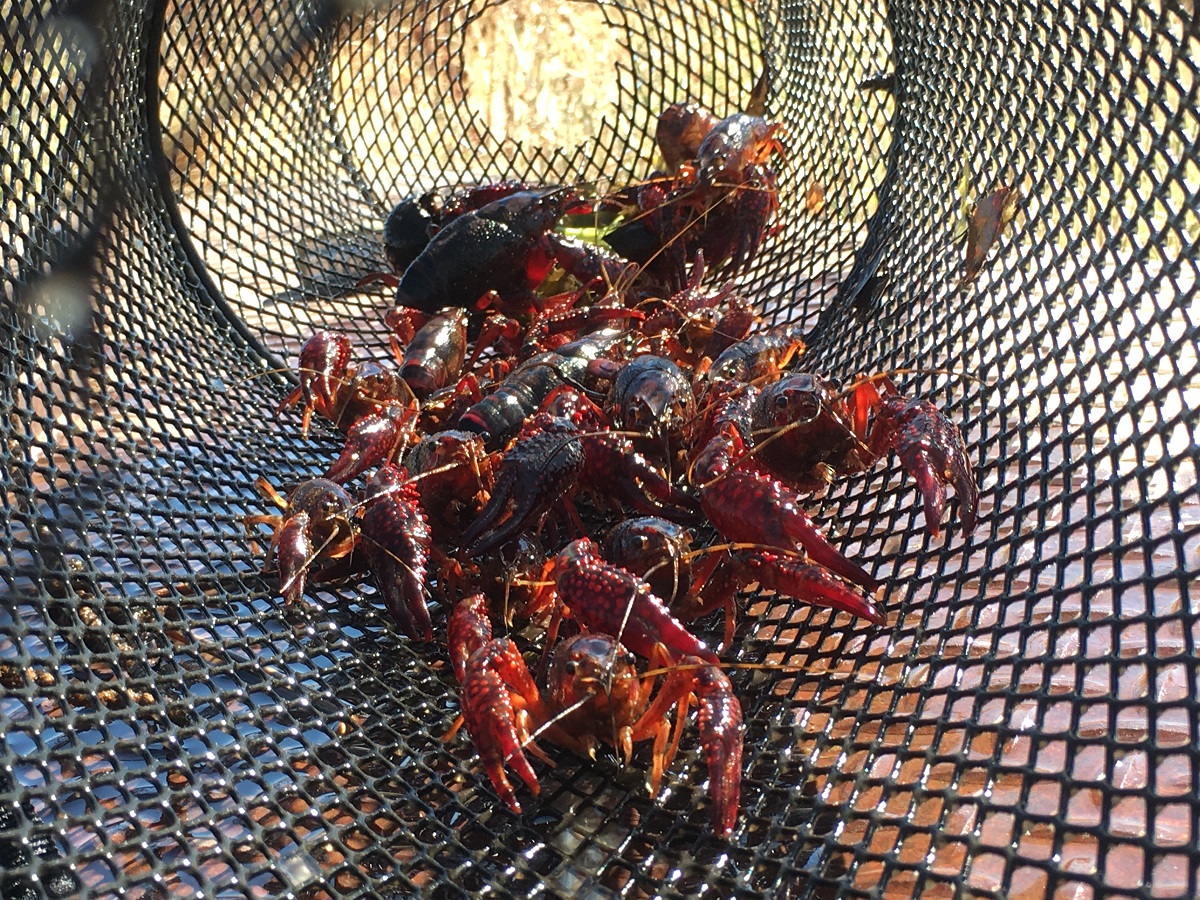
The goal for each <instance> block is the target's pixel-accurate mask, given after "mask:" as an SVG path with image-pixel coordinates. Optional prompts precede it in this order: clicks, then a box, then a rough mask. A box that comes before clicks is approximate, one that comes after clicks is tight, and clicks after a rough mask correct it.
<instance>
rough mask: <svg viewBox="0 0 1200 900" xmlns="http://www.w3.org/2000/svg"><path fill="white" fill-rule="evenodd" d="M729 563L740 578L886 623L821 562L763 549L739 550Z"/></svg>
mask: <svg viewBox="0 0 1200 900" xmlns="http://www.w3.org/2000/svg"><path fill="white" fill-rule="evenodd" d="M731 564H732V565H733V566H734V567H736V568H737V569H738V570H739V573H740V574H741V576H742V578H741V580H742V582H749V581H752V580H757V581H758V583H759V584H760V585H761V586H762V587H765V588H768V589H770V590H773V591H777V592H778V593H780V594H785V595H786V596H788V597H793V598H795V599H797V600H803V601H804V602H806V603H811V604H813V605H814V606H824V607H827V608H829V609H835V610H838V611H840V612H847V613H850V615H852V616H858V617H859V618H860V619H866V620H867V621H868V622H871V623H872V624H874V625H884V624H886V623H887V616H886V615H884V613H883V610H882V609H880V608H879V606H878V605H877V604H876V603H875V602H874V601H873V600H872V599H871V598H870V597H867V596H864V595H863V594H861V593H859V592H858V591H856V590H855V589H854V588H853V587H851V586H850V585H849V584H847V583H846V582H845V581H843V580H842V579H841V578H838V577H837V576H835V575H833V574H832V573H831V572H830V571H828V570H827V569H826V568H824V567H822V566H813V565H809V564H808V563H805V562H801V561H800V560H798V559H795V558H793V557H789V556H782V555H777V554H774V553H768V552H767V551H765V550H746V551H739V552H738V553H736V554H734V556H733V557H732V559H731Z"/></svg>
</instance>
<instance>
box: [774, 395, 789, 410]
mask: <svg viewBox="0 0 1200 900" xmlns="http://www.w3.org/2000/svg"><path fill="white" fill-rule="evenodd" d="M775 405H776V406H777V407H779V408H780V409H787V406H788V396H787V394H776V395H775Z"/></svg>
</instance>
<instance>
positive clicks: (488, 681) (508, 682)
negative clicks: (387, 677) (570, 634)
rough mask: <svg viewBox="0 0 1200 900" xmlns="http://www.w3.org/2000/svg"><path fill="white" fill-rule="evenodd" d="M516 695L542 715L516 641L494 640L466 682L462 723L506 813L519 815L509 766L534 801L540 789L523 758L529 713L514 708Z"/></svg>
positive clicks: (470, 666) (476, 656)
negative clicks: (507, 770) (514, 692)
mask: <svg viewBox="0 0 1200 900" xmlns="http://www.w3.org/2000/svg"><path fill="white" fill-rule="evenodd" d="M513 690H515V691H517V693H518V697H519V698H520V699H519V701H518V702H519V703H520V704H521V705H522V706H526V707H532V708H534V709H535V710H537V711H539V712H540V711H541V697H540V695H539V694H538V691H537V687H536V686H534V684H533V679H532V677H531V676H530V674H529V670H528V669H527V668H526V667H525V661H524V660H523V659H522V658H521V654H520V652H519V651H518V650H517V647H516V645H515V644H514V643H513V642H512V641H510V640H509V639H508V638H501V639H498V640H491V641H488V642H487V643H486V644H484V645H483V646H481V647H479V648H478V649H477V650H476V651H475V652H474V653H472V654H471V658H470V659H469V660H467V665H466V669H465V674H464V676H463V680H462V711H463V720H464V722H465V724H466V727H467V733H468V734H469V735H470V736H471V742H472V743H473V744H474V745H475V749H476V751H477V752H478V753H479V760H480V762H481V763H483V768H484V771H485V772H487V774H488V778H489V779H491V782H492V786H493V787H494V788H495V789H496V792H497V793H498V794H499V795H500V798H501V799H502V800H503V801H504V802H505V803H506V804H508V808H509V809H511V810H512V811H513V812H515V813H518V814H519V813H520V812H521V804H520V803H518V802H517V795H516V792H515V791H514V790H513V786H512V782H510V781H509V780H508V775H507V774H506V773H505V771H504V767H505V764H508V765H509V766H511V767H512V769H513V771H515V772H516V773H517V775H518V776H520V778H521V780H522V781H524V782H525V784H526V785H527V786H528V788H529V791H530V793H532V794H533V795H534V796H537V795H538V793H539V792H540V791H541V785H540V784H539V783H538V778H537V774H536V773H535V772H534V771H533V767H532V766H531V765H530V763H529V758H528V757H527V756H526V755H525V748H526V746H527V745H529V744H530V740H531V738H530V733H529V728H528V721H529V713H528V711H527V710H526V709H518V708H517V704H514V698H513V693H512V691H513Z"/></svg>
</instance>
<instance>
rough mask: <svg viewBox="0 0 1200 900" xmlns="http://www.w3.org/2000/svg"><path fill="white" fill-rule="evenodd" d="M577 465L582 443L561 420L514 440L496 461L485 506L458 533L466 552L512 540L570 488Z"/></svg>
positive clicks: (473, 553) (471, 553) (581, 459)
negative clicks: (492, 480)
mask: <svg viewBox="0 0 1200 900" xmlns="http://www.w3.org/2000/svg"><path fill="white" fill-rule="evenodd" d="M583 463H584V457H583V445H582V443H581V442H580V440H579V438H578V437H577V436H576V431H575V429H574V427H573V426H572V425H571V424H570V423H569V422H567V421H566V420H565V419H551V420H550V422H549V423H548V424H547V425H546V426H545V428H544V429H543V430H541V431H538V432H537V433H535V434H532V435H530V436H528V437H520V438H518V439H517V441H516V442H515V443H514V444H513V447H512V449H511V450H509V451H508V453H507V454H505V456H504V458H503V459H502V460H501V461H500V465H499V467H498V471H497V474H496V487H495V489H494V490H493V491H492V496H491V499H490V500H488V503H487V506H485V507H484V508H483V511H482V512H481V513H480V514H479V517H478V518H477V519H476V520H475V521H474V522H472V523H471V525H470V527H469V528H467V531H466V533H465V534H463V537H462V546H463V547H464V548H465V549H466V551H467V554H468V555H469V556H473V557H477V556H481V555H483V554H484V553H487V552H489V551H490V550H494V549H495V548H497V547H500V546H502V545H504V544H505V543H507V542H508V541H510V540H512V539H513V538H515V537H516V536H517V535H518V534H520V533H521V531H523V530H524V529H525V527H526V526H527V525H529V524H530V523H531V522H533V521H534V520H535V519H537V518H539V517H541V516H542V515H543V514H544V513H545V512H546V511H547V510H548V509H550V507H551V506H552V505H553V504H554V503H555V501H556V500H558V499H559V498H560V497H562V496H563V495H564V494H565V493H566V492H567V491H568V490H569V489H570V488H571V486H572V485H573V484H574V483H575V479H576V477H577V476H578V475H579V472H580V470H581V469H582V468H583ZM506 513H507V515H505V514H506Z"/></svg>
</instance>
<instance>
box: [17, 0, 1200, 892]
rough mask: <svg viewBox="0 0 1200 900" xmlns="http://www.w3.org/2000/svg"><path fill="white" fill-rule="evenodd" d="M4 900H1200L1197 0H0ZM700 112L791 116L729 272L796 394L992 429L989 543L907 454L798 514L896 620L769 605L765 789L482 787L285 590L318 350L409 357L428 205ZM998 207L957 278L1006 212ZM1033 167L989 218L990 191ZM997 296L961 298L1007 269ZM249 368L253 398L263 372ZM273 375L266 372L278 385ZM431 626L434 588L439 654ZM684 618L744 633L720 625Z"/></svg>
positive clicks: (983, 459) (621, 779) (972, 436)
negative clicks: (423, 194)
mask: <svg viewBox="0 0 1200 900" xmlns="http://www.w3.org/2000/svg"><path fill="white" fill-rule="evenodd" d="M0 19H2V23H3V28H2V29H0V38H2V43H0V62H2V64H3V70H4V77H3V79H2V80H0V97H2V105H3V110H4V117H3V119H2V120H0V135H2V139H0V182H2V185H3V202H2V204H0V247H2V248H3V271H2V274H0V284H2V286H3V297H2V303H0V373H2V377H0V412H2V414H0V462H2V465H3V488H4V491H3V505H2V507H0V536H2V538H0V539H2V547H0V597H2V598H3V603H2V605H0V763H2V764H0V895H3V897H4V898H6V900H13V898H22V900H23V898H33V897H47V896H48V897H66V896H75V895H80V894H88V895H91V896H124V897H166V896H188V895H194V896H204V897H242V896H284V895H286V896H297V897H303V898H319V897H334V896H355V895H364V894H376V895H378V894H383V895H395V896H402V895H411V894H413V893H417V892H424V893H428V894H430V895H431V896H444V897H452V896H465V895H476V894H480V893H482V892H485V891H486V892H488V893H489V894H490V895H494V896H505V897H508V896H523V895H526V894H532V893H539V892H540V893H542V894H545V895H548V896H559V895H562V896H587V897H593V896H609V895H617V896H629V897H644V896H684V895H687V896H706V897H731V896H745V897H749V896H758V895H768V896H776V897H788V898H801V897H809V898H826V897H887V898H899V897H910V896H911V897H916V896H921V897H994V898H1000V897H1005V898H1010V897H1011V898H1030V897H1041V896H1053V897H1058V898H1072V900H1075V898H1100V897H1117V896H1119V897H1143V898H1151V897H1153V898H1164V897H1181V898H1182V897H1194V896H1197V895H1198V894H1200V851H1198V850H1197V845H1198V841H1200V749H1197V748H1198V744H1200V733H1198V730H1200V700H1198V696H1197V695H1198V678H1200V664H1198V663H1197V661H1196V657H1197V647H1196V645H1197V642H1198V641H1200V622H1198V620H1197V613H1196V610H1195V608H1194V606H1193V602H1192V598H1191V596H1190V591H1191V587H1192V582H1193V581H1194V579H1195V575H1196V572H1197V571H1198V570H1200V497H1198V492H1197V445H1198V438H1200V435H1198V433H1197V432H1198V423H1200V414H1198V413H1197V407H1198V406H1200V362H1198V360H1197V340H1198V337H1200V302H1198V301H1197V296H1198V292H1197V269H1198V263H1197V246H1196V242H1197V235H1198V234H1200V218H1198V216H1197V212H1196V209H1197V198H1198V191H1200V162H1198V153H1197V138H1198V135H1200V118H1198V116H1197V105H1198V104H1197V99H1198V98H1197V88H1198V79H1200V71H1198V66H1200V64H1198V62H1197V61H1198V60H1200V29H1198V27H1197V23H1196V20H1195V18H1194V12H1193V4H1192V2H1191V0H1153V2H1127V3H1125V4H1118V3H1106V2H1104V0H1071V2H1064V3H1057V2H1056V3H1042V2H1036V0H1016V2H998V0H979V2H973V3H967V4H963V3H956V2H952V3H945V4H940V5H938V4H928V3H909V2H907V0H892V2H889V3H887V4H886V6H885V5H884V4H871V3H857V2H843V0H833V2H828V3H809V2H804V0H765V2H762V3H758V4H755V5H749V4H743V3H739V2H716V0H712V2H702V3H692V2H684V0H680V2H677V3H676V2H669V0H647V2H641V0H639V2H632V0H603V2H597V3H587V2H558V3H555V2H554V0H540V2H527V0H509V2H507V3H487V2H459V0H451V2H442V3H439V2H433V0H427V2H400V3H397V4H395V5H393V6H387V5H383V6H380V5H376V4H373V3H370V2H368V3H365V4H364V3H363V2H361V0H346V2H345V3H344V4H343V5H332V6H328V5H323V4H321V3H319V2H316V0H313V2H303V0H282V2H272V3H254V2H242V0H224V2H222V0H170V2H165V3H157V2H155V0H144V2H143V0H109V2H82V0H80V2H74V3H63V4H61V5H54V4H46V3H39V2H37V0H14V2H11V3H7V4H5V5H4V6H3V8H2V11H0ZM686 99H690V100H696V101H699V102H702V103H704V104H706V105H708V106H710V107H712V108H713V109H714V110H715V111H717V112H718V114H720V115H726V114H728V113H731V112H734V111H737V110H740V109H743V108H745V107H747V106H749V105H751V104H754V103H761V104H762V106H763V108H764V109H765V114H766V115H767V116H768V117H769V118H772V119H774V120H777V121H779V122H781V123H783V129H784V130H783V138H784V142H785V144H786V147H787V161H786V165H785V166H784V167H783V168H782V170H781V173H780V192H781V210H780V212H779V214H778V217H777V223H778V228H777V229H776V230H775V232H774V233H773V234H772V235H771V236H770V237H769V239H768V240H767V241H766V243H765V245H764V247H763V249H762V251H761V253H760V254H759V255H758V257H757V258H756V259H755V260H754V262H753V263H752V265H751V266H750V267H749V268H748V269H747V270H746V271H745V272H744V273H743V274H742V276H741V277H740V281H741V283H742V284H743V285H745V287H746V289H747V290H748V291H750V292H751V293H752V295H753V296H754V297H755V298H756V300H757V301H758V302H759V304H760V307H761V309H763V310H764V311H766V314H767V316H768V317H769V318H771V319H772V320H775V321H779V320H784V319H788V320H792V321H796V322H800V323H803V324H804V325H805V326H806V328H807V329H808V343H809V349H808V352H807V354H806V355H805V356H804V358H803V360H804V365H805V367H806V368H808V369H810V370H815V371H821V372H826V373H828V374H830V375H831V376H833V377H837V378H842V379H846V378H850V377H852V376H853V375H854V374H855V373H856V372H873V371H881V370H885V369H895V368H901V367H903V368H907V369H912V370H916V371H914V372H913V373H912V374H907V375H903V376H900V377H899V381H900V383H901V387H902V388H903V389H904V390H905V391H906V392H908V393H911V394H921V395H924V396H928V397H930V398H931V399H933V400H935V401H936V402H938V403H939V404H941V405H943V407H944V408H945V409H946V410H947V411H948V413H949V414H950V415H951V416H952V417H953V418H954V419H955V420H957V421H959V422H961V423H962V426H963V432H964V435H965V436H966V439H967V442H968V446H969V452H970V457H971V460H972V463H973V464H974V466H975V467H976V472H977V475H978V478H979V482H980V489H981V504H980V523H979V526H978V527H977V528H976V530H975V532H974V534H973V535H972V536H971V539H970V540H964V538H963V536H962V535H961V534H960V533H959V529H957V528H954V527H952V528H951V529H950V532H949V535H947V533H946V532H943V533H942V535H941V536H940V537H936V538H935V537H933V536H932V535H930V534H929V532H928V531H927V529H926V528H925V524H924V520H923V517H922V513H921V507H920V500H919V497H918V495H917V493H916V491H915V489H914V487H913V484H912V481H911V480H910V479H909V478H908V477H907V476H906V475H905V474H904V473H903V471H902V470H901V468H900V466H899V464H898V463H897V462H896V461H895V460H894V459H893V460H891V461H889V462H885V463H882V464H880V465H879V466H878V467H876V468H875V469H874V470H873V471H871V472H869V473H867V474H865V475H862V476H859V477H855V478H851V479H848V480H847V481H846V482H844V483H842V484H840V485H839V486H837V487H835V488H834V489H832V490H831V491H830V492H828V493H827V495H825V496H819V497H814V498H813V500H812V505H811V508H812V510H813V512H814V515H815V516H816V517H817V518H818V520H819V521H820V523H821V524H823V525H824V526H825V527H827V528H828V529H830V531H831V533H832V534H833V535H834V536H835V538H834V539H835V542H836V543H837V545H838V546H839V547H840V548H841V549H843V550H844V551H845V552H846V553H847V554H849V555H850V556H852V557H854V558H855V559H858V560H861V561H862V562H863V563H864V565H865V566H866V567H867V568H868V569H869V570H870V571H871V572H872V573H873V574H874V575H875V576H876V577H878V578H879V579H881V580H882V581H883V582H885V584H886V589H885V593H884V595H883V597H884V602H885V604H886V609H887V624H886V625H885V626H883V627H872V626H869V625H866V624H864V623H861V622H852V621H851V620H850V618H849V617H848V616H846V615H844V614H832V613H830V612H829V611H828V610H818V609H814V608H812V607H809V606H805V605H803V604H800V603H796V602H793V601H790V600H786V599H784V598H780V597H776V596H773V595H770V594H750V595H746V596H745V597H743V601H744V602H743V604H742V614H741V617H740V620H739V626H738V631H737V637H736V641H735V646H734V647H733V649H732V650H731V651H730V652H729V653H728V658H730V659H731V660H736V661H739V662H744V663H768V662H769V663H775V664H784V665H785V666H787V667H788V668H786V669H782V670H781V669H753V668H745V669H736V670H731V671H730V678H731V679H732V682H733V685H734V688H735V690H736V693H737V695H738V696H739V697H740V699H741V702H742V705H743V708H744V710H745V715H746V721H747V732H746V754H745V758H744V762H743V773H744V782H743V790H742V805H741V810H740V813H739V817H738V821H737V825H736V827H735V829H734V832H733V835H732V837H731V839H729V840H728V841H726V840H719V839H717V838H716V837H714V836H713V833H712V829H711V826H710V823H709V817H708V812H709V798H708V792H707V775H706V768H705V765H704V761H703V758H702V757H701V755H700V753H699V750H698V749H697V747H696V743H695V737H694V731H689V732H688V733H687V734H686V735H685V738H684V742H683V746H682V749H681V752H680V754H679V756H678V757H677V758H676V760H675V762H674V763H673V764H672V766H671V768H670V769H669V771H668V773H667V777H666V779H665V781H664V784H663V787H662V790H661V792H660V793H659V795H658V796H654V797H651V796H649V795H648V792H647V790H646V787H645V772H646V768H647V766H648V762H649V753H648V749H647V748H640V749H639V750H638V751H637V753H636V754H635V757H634V760H633V764H632V765H628V766H627V765H623V764H622V763H621V762H620V760H619V759H618V758H617V757H616V756H615V755H614V754H613V753H612V752H611V751H609V750H602V751H601V752H600V753H599V754H598V758H597V759H596V760H595V761H591V760H588V759H585V758H582V757H580V756H578V755H576V754H573V753H571V752H568V751H565V750H556V749H554V748H552V747H551V748H549V752H550V754H551V757H552V759H553V760H554V761H555V762H556V763H557V765H556V766H555V767H551V766H549V765H547V764H544V763H541V762H535V766H536V768H537V771H538V774H539V777H540V779H541V783H542V788H543V791H542V794H541V796H540V797H539V798H537V799H534V798H532V797H531V796H530V795H529V794H528V792H526V791H524V789H521V790H520V791H519V793H520V797H521V800H522V803H523V804H524V805H525V810H524V814H523V815H515V814H513V813H512V812H510V811H509V810H508V809H507V808H506V807H505V806H504V805H503V803H501V802H500V801H499V800H498V799H497V796H496V794H495V792H494V790H493V788H492V786H491V784H490V782H489V781H488V779H487V777H486V775H485V774H484V773H483V772H482V770H481V768H480V766H479V763H478V759H477V757H476V755H475V753H474V751H473V750H472V748H471V745H470V743H469V742H468V741H467V740H466V738H465V736H459V737H458V738H457V739H455V740H453V741H451V742H449V743H443V741H442V740H441V738H442V736H443V735H444V734H445V732H446V731H447V730H448V729H449V727H450V726H451V724H452V723H453V721H454V718H455V715H456V712H457V708H458V701H457V691H456V689H455V687H454V679H453V676H452V674H451V672H450V669H449V666H448V661H447V656H446V653H445V650H444V648H443V646H442V643H441V642H435V643H433V644H425V643H420V642H413V641H410V640H408V639H406V638H404V637H402V636H400V635H398V634H397V632H396V629H395V627H394V626H393V625H391V624H390V622H389V620H388V618H387V616H386V615H385V613H384V611H383V606H382V603H381V602H380V601H379V597H378V595H377V593H376V592H375V590H374V588H373V586H372V583H371V581H370V579H351V580H349V581H346V582H341V583H336V584H334V585H332V586H326V585H318V586H317V587H315V588H312V589H310V590H309V591H308V595H307V599H308V603H307V605H306V606H305V607H302V608H296V609H285V608H284V607H283V604H282V602H281V601H280V599H279V596H278V593H279V581H278V577H277V576H275V575H274V574H273V573H270V572H268V573H266V574H264V572H263V562H264V561H263V555H264V551H265V549H266V547H265V543H266V541H265V538H264V537H263V535H262V533H261V532H260V533H256V534H248V533H247V529H246V526H245V518H246V517H247V516H249V515H255V514H262V513H269V512H272V511H273V510H272V508H271V504H270V503H269V502H268V501H267V500H265V499H264V498H263V497H262V495H261V494H260V493H259V491H258V490H257V489H256V488H255V485H254V483H255V479H256V478H258V477H259V476H263V477H265V478H267V479H268V480H269V481H270V482H271V483H273V484H275V485H285V484H288V483H292V482H295V481H296V480H299V479H301V478H304V477H308V476H314V475H318V474H320V473H321V472H322V471H324V469H325V468H326V467H327V466H328V464H329V463H330V461H331V460H332V459H333V458H334V457H335V456H336V455H337V453H338V450H339V448H340V445H341V438H340V437H339V436H338V434H337V433H336V432H335V431H334V429H333V428H332V427H331V426H329V425H328V423H326V422H324V421H323V420H320V419H319V418H318V419H317V420H315V421H314V426H313V432H312V435H311V436H310V438H309V439H307V440H305V439H304V438H302V437H301V434H300V429H299V416H298V415H297V414H296V412H295V411H294V410H293V411H290V412H288V413H285V414H284V415H282V416H277V415H276V413H275V407H276V405H277V404H278V403H279V401H280V400H281V399H282V398H283V397H284V396H285V395H286V394H287V393H288V391H289V390H290V389H291V387H292V386H293V385H294V383H295V382H294V375H289V374H286V373H284V374H271V372H272V371H273V370H275V369H276V368H277V367H279V366H285V365H293V366H294V364H295V355H296V351H297V349H298V348H299V346H300V344H301V343H302V342H303V341H304V340H305V339H306V338H307V336H308V335H309V334H311V333H312V331H313V329H314V328H316V327H323V326H324V327H334V328H337V329H339V330H342V331H345V332H347V333H349V334H351V335H352V336H353V337H354V338H355V341H356V346H357V347H358V352H359V353H360V354H361V356H362V357H363V358H366V357H367V356H370V355H372V354H374V355H375V356H379V355H381V354H384V353H386V345H385V343H384V341H383V339H382V338H381V332H382V329H380V327H379V324H378V323H379V319H378V314H379V312H380V311H381V310H383V309H385V308H386V307H387V306H388V304H389V302H390V296H389V294H388V292H387V291H386V289H384V288H382V287H379V286H378V285H376V286H372V287H369V288H362V289H356V288H355V284H356V282H357V281H358V280H359V279H360V277H362V276H363V275H364V274H366V273H368V272H371V271H373V270H377V269H381V268H383V267H384V257H383V254H382V248H381V240H380V238H381V231H382V222H383V220H384V217H385V216H386V215H387V213H388V211H389V209H390V208H391V207H392V205H393V204H395V203H396V202H397V201H399V200H400V199H401V198H403V197H405V196H407V195H410V194H413V193H415V192H419V191H422V190H426V189H429V188H432V187H437V186H441V185H447V184H460V183H476V182H482V181H489V180H499V179H507V178H524V179H528V180H532V181H539V182H547V183H562V182H584V183H589V184H599V185H611V184H620V183H628V182H630V181H633V180H636V179H640V178H644V177H645V176H646V175H647V173H648V172H649V171H650V169H651V167H652V165H653V159H654V154H655V150H654V139H653V134H654V122H655V118H656V116H657V115H658V113H659V112H660V111H661V110H662V109H663V108H664V107H665V106H667V105H668V104H670V103H672V102H675V101H679V100H686ZM1003 191H1011V192H1013V193H1012V194H1011V196H1012V197H1014V198H1016V199H1015V205H1014V206H1012V207H1011V208H1012V210H1013V213H1014V214H1013V218H1012V220H1011V222H1010V223H1008V224H1007V225H1003V226H1002V227H1001V228H1000V229H999V234H998V236H997V238H996V240H995V241H994V242H993V243H991V244H990V245H988V246H987V247H986V252H985V253H984V254H983V255H982V258H981V259H978V260H976V261H975V262H973V263H971V264H968V263H967V260H966V256H967V253H968V235H969V231H970V229H969V228H968V222H969V221H971V220H972V210H973V209H976V208H977V207H976V204H979V205H980V206H986V204H987V203H988V202H993V201H995V200H996V198H997V197H1000V196H1002V195H1003ZM997 192H1001V193H997ZM974 269H977V272H976V271H972V270H974ZM263 373H268V374H263ZM257 376H261V377H257ZM444 616H445V610H444V608H437V607H435V610H434V617H435V623H437V628H438V635H439V637H442V636H444V630H443V629H444V624H443V623H444ZM703 624H704V625H706V626H707V630H704V629H702V633H703V634H705V636H707V637H709V638H710V639H713V640H716V639H718V638H719V633H720V630H721V628H722V623H721V621H720V619H719V617H718V618H717V619H716V620H715V621H714V622H711V623H707V622H706V623H703Z"/></svg>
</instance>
